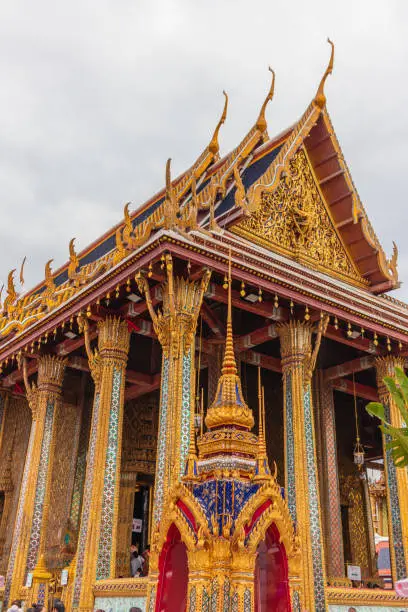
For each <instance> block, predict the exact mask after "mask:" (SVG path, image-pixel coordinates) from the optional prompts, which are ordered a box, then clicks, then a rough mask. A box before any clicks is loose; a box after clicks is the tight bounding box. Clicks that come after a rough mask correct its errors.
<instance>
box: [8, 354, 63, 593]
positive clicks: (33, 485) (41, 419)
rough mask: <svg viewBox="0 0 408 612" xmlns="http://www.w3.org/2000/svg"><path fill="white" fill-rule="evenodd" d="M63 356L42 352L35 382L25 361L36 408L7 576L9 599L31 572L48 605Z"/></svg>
mask: <svg viewBox="0 0 408 612" xmlns="http://www.w3.org/2000/svg"><path fill="white" fill-rule="evenodd" d="M65 361H66V360H65V359H61V358H59V357H55V356H52V355H44V356H43V357H40V358H39V360H38V379H37V385H34V384H30V383H29V381H28V376H27V367H26V361H25V359H24V360H23V366H22V367H23V373H24V382H25V387H26V392H27V399H28V403H29V406H30V409H31V413H32V425H31V432H30V439H29V443H28V448H27V454H26V461H25V466H24V472H23V478H22V481H21V486H20V498H19V503H18V508H17V515H16V520H15V524H14V533H13V540H12V545H11V551H10V558H9V565H8V569H7V576H6V588H5V603H6V605H7V602H8V601H9V600H13V599H15V598H19V596H20V592H21V588H22V587H23V586H24V584H25V582H26V579H27V577H28V576H31V578H32V581H31V580H30V582H32V587H31V592H30V597H32V600H33V601H39V602H41V603H44V602H45V604H46V602H47V597H48V581H49V579H50V578H51V574H49V573H48V572H47V570H46V567H45V563H44V552H45V545H46V542H45V534H46V529H47V520H48V512H49V497H50V482H51V474H52V464H53V457H54V437H55V422H56V417H57V412H58V411H59V410H60V408H61V392H62V381H63V378H64V372H65Z"/></svg>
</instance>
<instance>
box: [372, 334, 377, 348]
mask: <svg viewBox="0 0 408 612" xmlns="http://www.w3.org/2000/svg"><path fill="white" fill-rule="evenodd" d="M373 342H374V346H378V336H377V332H374V340H373Z"/></svg>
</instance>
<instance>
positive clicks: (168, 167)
mask: <svg viewBox="0 0 408 612" xmlns="http://www.w3.org/2000/svg"><path fill="white" fill-rule="evenodd" d="M166 197H167V198H169V199H171V157H169V159H168V160H167V162H166Z"/></svg>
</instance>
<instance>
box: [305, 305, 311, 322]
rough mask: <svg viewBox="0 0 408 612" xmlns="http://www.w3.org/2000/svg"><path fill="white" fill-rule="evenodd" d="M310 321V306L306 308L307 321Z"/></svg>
mask: <svg viewBox="0 0 408 612" xmlns="http://www.w3.org/2000/svg"><path fill="white" fill-rule="evenodd" d="M309 319H310V314H309V306H306V308H305V321H309Z"/></svg>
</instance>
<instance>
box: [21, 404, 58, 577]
mask: <svg viewBox="0 0 408 612" xmlns="http://www.w3.org/2000/svg"><path fill="white" fill-rule="evenodd" d="M54 412H55V402H54V401H49V402H48V404H47V408H46V412H45V422H44V433H43V439H42V443H41V454H40V463H39V467H38V475H37V484H36V488H35V498H34V513H33V519H32V524H31V534H30V541H29V544H28V553H27V566H26V570H27V572H32V571H33V569H34V568H35V566H36V565H37V561H38V552H39V549H40V541H41V525H42V520H43V514H44V500H45V494H46V490H47V480H48V465H49V461H50V450H51V441H52V431H53V424H54Z"/></svg>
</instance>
